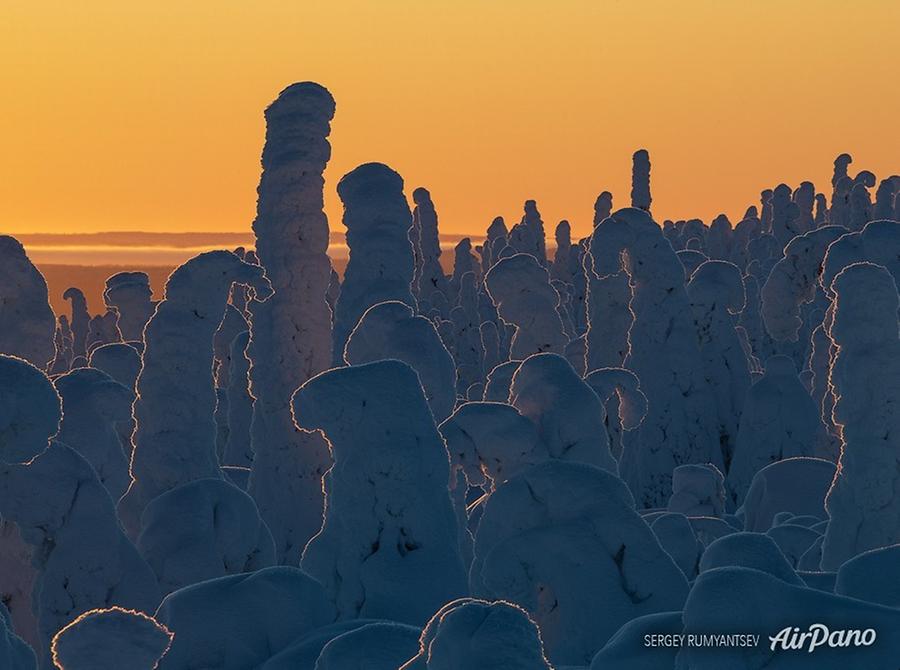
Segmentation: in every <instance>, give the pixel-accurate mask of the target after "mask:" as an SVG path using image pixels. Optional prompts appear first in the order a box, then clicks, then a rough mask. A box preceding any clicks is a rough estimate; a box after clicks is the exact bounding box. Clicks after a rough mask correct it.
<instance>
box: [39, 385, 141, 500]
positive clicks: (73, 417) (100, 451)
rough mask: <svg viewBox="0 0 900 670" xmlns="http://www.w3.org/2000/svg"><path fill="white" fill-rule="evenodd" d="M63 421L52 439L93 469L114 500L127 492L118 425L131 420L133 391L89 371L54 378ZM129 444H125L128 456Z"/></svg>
mask: <svg viewBox="0 0 900 670" xmlns="http://www.w3.org/2000/svg"><path fill="white" fill-rule="evenodd" d="M53 385H54V386H55V387H56V390H57V391H58V392H59V395H60V397H61V398H62V407H63V418H62V423H61V424H60V426H59V433H58V434H57V436H56V439H58V440H59V441H60V442H63V443H64V444H66V445H67V446H69V447H72V449H74V450H75V451H77V452H78V453H79V454H81V455H82V456H84V457H85V458H86V459H87V460H88V462H89V463H90V464H91V465H92V466H93V468H94V470H95V471H96V473H97V477H98V478H99V479H100V483H101V484H103V486H105V487H106V490H107V491H109V495H110V497H111V498H112V499H113V500H118V499H119V498H121V497H122V494H124V493H125V491H126V490H127V489H128V484H129V483H130V481H131V479H130V478H129V476H128V456H127V455H126V447H125V446H123V445H122V441H121V439H120V437H119V425H121V424H123V423H126V424H127V423H128V422H130V421H131V403H132V402H133V401H134V391H132V390H130V389H128V388H126V387H125V386H123V385H122V384H120V383H119V382H117V381H114V380H113V379H112V378H111V377H109V375H107V374H106V373H104V372H101V371H100V370H94V369H92V368H77V369H75V370H72V371H71V372H67V373H66V374H64V375H61V376H59V377H57V378H56V379H55V380H54V382H53ZM130 447H131V445H130V444H128V445H127V452H128V455H130V451H131V449H130Z"/></svg>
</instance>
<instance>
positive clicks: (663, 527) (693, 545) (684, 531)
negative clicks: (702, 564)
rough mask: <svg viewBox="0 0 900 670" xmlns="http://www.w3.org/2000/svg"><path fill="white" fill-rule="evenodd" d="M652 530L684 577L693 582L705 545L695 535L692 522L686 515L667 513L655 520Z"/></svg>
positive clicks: (651, 526)
mask: <svg viewBox="0 0 900 670" xmlns="http://www.w3.org/2000/svg"><path fill="white" fill-rule="evenodd" d="M650 528H651V530H653V534H654V535H656V539H657V540H659V544H660V546H661V547H662V548H663V549H664V550H665V551H666V553H667V554H669V556H671V557H672V560H673V561H675V564H676V565H677V566H678V567H679V568H681V571H682V572H683V573H684V576H685V577H687V578H688V579H689V580H693V579H694V577H696V576H697V572H698V565H699V561H700V557H701V556H702V555H703V543H702V542H701V541H700V540H698V539H697V536H696V535H694V529H693V527H692V526H691V522H690V520H689V519H688V518H687V517H686V516H685V515H684V514H677V513H674V512H666V513H664V514H660V515H659V516H657V517H656V518H655V519H653V521H652V522H651V523H650Z"/></svg>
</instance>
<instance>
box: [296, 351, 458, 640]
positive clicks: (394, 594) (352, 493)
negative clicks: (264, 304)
mask: <svg viewBox="0 0 900 670" xmlns="http://www.w3.org/2000/svg"><path fill="white" fill-rule="evenodd" d="M385 389H390V393H385V392H384V391H385ZM293 403H294V416H295V419H296V421H297V425H298V426H299V427H301V428H304V429H307V430H320V431H322V432H323V433H324V435H325V437H326V439H327V440H328V442H329V444H330V446H331V453H332V456H333V458H334V466H333V467H332V468H331V469H330V470H329V471H328V472H327V473H326V475H325V477H324V483H323V486H324V490H325V500H326V505H325V516H324V519H323V523H322V530H321V531H320V532H319V534H318V535H316V536H315V537H313V539H312V540H310V542H309V544H307V546H306V549H305V550H304V552H303V559H302V563H301V565H302V567H303V569H304V570H305V571H307V572H308V573H309V574H310V575H312V576H313V577H315V578H317V579H319V580H321V582H322V584H323V585H324V586H325V590H326V591H327V592H328V593H329V595H330V596H331V597H332V598H333V599H334V601H335V602H336V604H337V609H338V612H339V613H340V616H341V617H342V618H344V619H347V618H358V617H372V618H386V619H392V620H395V621H398V622H401V623H411V624H414V625H416V624H422V623H424V622H425V621H426V620H427V619H428V617H429V616H430V615H431V613H432V612H433V611H434V610H435V609H437V607H439V606H440V604H442V603H445V602H447V601H448V600H450V599H452V598H455V597H458V596H460V595H461V594H463V593H465V572H464V568H463V563H462V559H461V557H460V554H459V550H458V540H459V533H460V532H461V531H462V529H459V528H458V527H457V520H456V516H455V514H454V510H453V506H452V503H451V501H450V495H449V490H448V484H449V481H450V459H449V457H448V455H447V450H446V448H445V446H444V442H443V440H442V439H441V436H440V434H439V433H438V431H437V428H436V427H435V424H434V418H433V417H432V414H431V410H430V409H429V408H428V405H427V403H426V401H425V396H424V393H423V391H422V386H421V384H420V383H419V378H418V376H417V375H416V373H415V371H414V370H413V369H412V368H410V367H409V366H408V365H406V364H405V363H402V362H400V361H396V360H387V361H378V362H375V363H369V364H366V365H360V366H353V367H349V368H337V369H334V370H329V371H328V372H324V373H322V374H320V375H318V376H316V377H313V379H311V380H309V381H308V382H306V383H305V384H304V385H303V386H301V387H300V388H299V389H298V390H297V392H296V393H295V395H294V398H293Z"/></svg>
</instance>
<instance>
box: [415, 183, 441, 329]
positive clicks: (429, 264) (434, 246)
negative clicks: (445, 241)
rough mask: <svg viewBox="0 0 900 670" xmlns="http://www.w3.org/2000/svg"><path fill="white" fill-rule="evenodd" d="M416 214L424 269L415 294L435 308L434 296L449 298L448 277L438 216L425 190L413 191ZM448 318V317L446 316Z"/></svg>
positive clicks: (421, 300)
mask: <svg viewBox="0 0 900 670" xmlns="http://www.w3.org/2000/svg"><path fill="white" fill-rule="evenodd" d="M412 195H413V202H415V204H416V209H415V214H416V216H417V219H418V222H419V254H420V257H421V259H422V269H421V272H420V274H419V276H418V278H417V279H418V281H417V282H416V286H415V287H414V288H415V292H416V296H417V297H418V299H419V301H420V302H424V303H425V304H426V305H428V306H431V307H434V306H435V300H434V297H433V294H434V293H435V292H440V293H442V294H443V296H444V298H447V297H448V288H447V277H446V276H445V275H444V270H443V269H442V268H441V242H440V237H439V234H438V216H437V211H435V208H434V203H433V202H432V200H431V194H430V193H429V192H428V191H427V190H426V189H424V188H421V187H419V188H417V189H416V190H415V191H413V194H412ZM444 316H446V315H444Z"/></svg>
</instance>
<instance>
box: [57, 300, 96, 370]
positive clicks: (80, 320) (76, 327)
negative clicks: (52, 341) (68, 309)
mask: <svg viewBox="0 0 900 670" xmlns="http://www.w3.org/2000/svg"><path fill="white" fill-rule="evenodd" d="M63 298H64V299H65V300H68V301H69V303H70V304H71V305H72V320H71V322H70V328H71V329H72V355H73V356H74V357H76V358H77V357H78V356H84V355H85V353H86V347H87V334H88V329H89V328H90V322H91V315H90V314H89V313H88V308H87V300H86V299H85V297H84V293H83V292H82V290H81V289H80V288H77V287H75V286H71V287H69V288H67V289H66V291H65V293H63Z"/></svg>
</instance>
